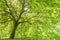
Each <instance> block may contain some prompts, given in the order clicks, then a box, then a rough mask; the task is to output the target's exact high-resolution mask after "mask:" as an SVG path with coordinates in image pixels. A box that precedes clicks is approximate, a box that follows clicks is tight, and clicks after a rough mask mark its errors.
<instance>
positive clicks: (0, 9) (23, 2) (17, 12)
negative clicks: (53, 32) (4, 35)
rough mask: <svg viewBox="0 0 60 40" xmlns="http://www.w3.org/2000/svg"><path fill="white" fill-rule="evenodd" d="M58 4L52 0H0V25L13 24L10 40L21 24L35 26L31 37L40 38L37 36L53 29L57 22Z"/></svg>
mask: <svg viewBox="0 0 60 40" xmlns="http://www.w3.org/2000/svg"><path fill="white" fill-rule="evenodd" d="M59 4H60V2H58V3H57V2H56V1H54V0H49V1H47V0H0V19H1V20H0V23H6V22H8V23H9V22H13V25H14V26H13V29H12V32H11V35H10V38H14V36H15V33H16V29H17V27H18V26H19V24H22V23H25V24H26V23H28V24H30V25H32V27H34V26H35V27H36V28H35V27H34V28H35V29H36V30H34V29H33V30H34V33H33V34H34V35H32V36H33V37H34V36H37V37H39V38H41V37H42V35H39V34H42V33H43V31H44V32H45V31H47V30H50V29H52V28H53V27H55V25H56V23H57V21H58V20H59V10H60V9H59ZM43 19H44V20H43ZM41 28H43V29H41ZM29 30H30V29H29ZM43 35H44V34H43ZM44 36H45V35H44ZM47 36H50V35H49V34H47ZM53 37H54V36H53ZM43 38H44V37H42V39H43ZM47 40H48V39H47Z"/></svg>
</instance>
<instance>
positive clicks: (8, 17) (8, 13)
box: [0, 0, 28, 38]
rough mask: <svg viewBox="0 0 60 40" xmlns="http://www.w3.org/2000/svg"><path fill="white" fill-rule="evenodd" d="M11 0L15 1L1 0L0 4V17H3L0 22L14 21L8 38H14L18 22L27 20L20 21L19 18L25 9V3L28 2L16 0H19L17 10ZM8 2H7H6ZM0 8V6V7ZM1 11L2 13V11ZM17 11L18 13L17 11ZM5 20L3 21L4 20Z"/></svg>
mask: <svg viewBox="0 0 60 40" xmlns="http://www.w3.org/2000/svg"><path fill="white" fill-rule="evenodd" d="M11 1H13V2H14V1H16V0H1V2H2V3H1V6H2V8H3V9H2V10H1V13H0V15H1V17H4V18H2V19H3V21H1V23H4V22H7V21H13V23H14V28H13V30H12V32H11V35H10V38H14V36H15V31H16V29H17V26H18V25H19V24H20V23H24V22H28V21H21V22H20V20H21V18H22V15H23V13H24V12H25V11H27V10H26V9H25V7H26V5H27V4H28V3H27V2H26V0H17V1H19V4H18V6H19V7H20V8H19V10H18V8H16V7H14V5H13V3H12V2H11ZM8 2H9V3H8ZM3 6H4V7H3ZM0 8H1V7H0ZM20 9H21V10H20ZM2 12H3V13H2ZM18 12H19V13H18ZM4 20H5V21H4Z"/></svg>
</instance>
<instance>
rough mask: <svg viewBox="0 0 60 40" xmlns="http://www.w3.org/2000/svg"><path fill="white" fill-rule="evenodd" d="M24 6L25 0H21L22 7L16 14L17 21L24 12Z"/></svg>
mask: <svg viewBox="0 0 60 40" xmlns="http://www.w3.org/2000/svg"><path fill="white" fill-rule="evenodd" d="M24 8H25V0H22V9H21V12H20V14H19V15H18V19H17V21H19V19H20V18H21V16H22V14H23V13H24Z"/></svg>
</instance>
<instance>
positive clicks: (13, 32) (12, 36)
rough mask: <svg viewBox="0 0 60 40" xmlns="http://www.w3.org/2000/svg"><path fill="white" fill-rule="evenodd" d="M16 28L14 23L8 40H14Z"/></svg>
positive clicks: (16, 23)
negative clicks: (10, 39)
mask: <svg viewBox="0 0 60 40" xmlns="http://www.w3.org/2000/svg"><path fill="white" fill-rule="evenodd" d="M17 26H18V22H14V28H13V30H12V33H11V35H10V38H12V39H14V37H15V32H16V29H17Z"/></svg>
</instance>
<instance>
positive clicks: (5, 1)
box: [4, 0, 16, 21]
mask: <svg viewBox="0 0 60 40" xmlns="http://www.w3.org/2000/svg"><path fill="white" fill-rule="evenodd" d="M4 1H5V5H6V6H7V7H8V8H10V7H9V5H8V3H7V1H6V0H4ZM9 11H10V12H8V13H9V14H10V15H11V17H12V19H13V20H14V21H16V19H15V17H14V16H13V15H12V12H11V9H9Z"/></svg>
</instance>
